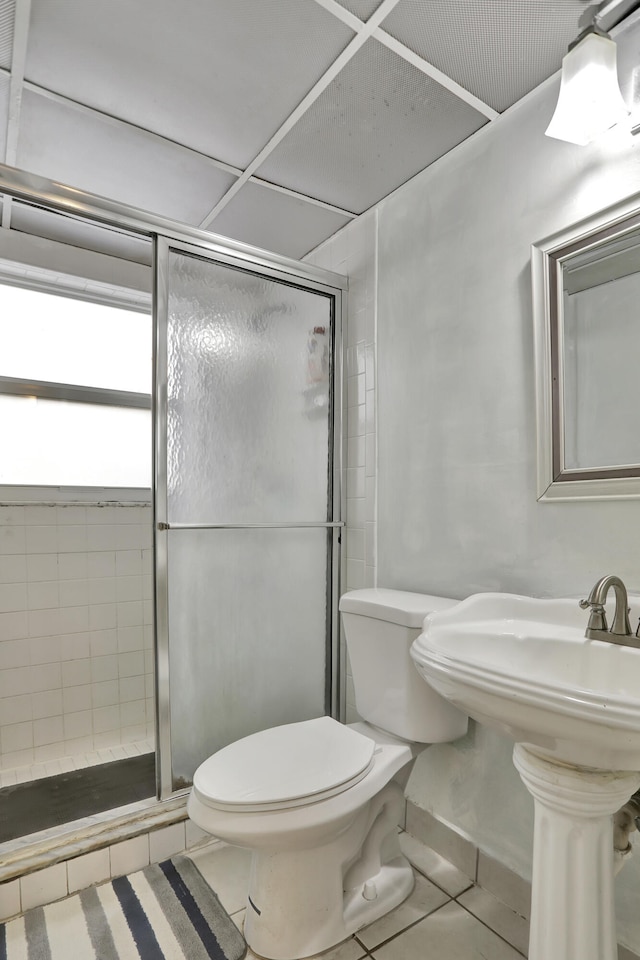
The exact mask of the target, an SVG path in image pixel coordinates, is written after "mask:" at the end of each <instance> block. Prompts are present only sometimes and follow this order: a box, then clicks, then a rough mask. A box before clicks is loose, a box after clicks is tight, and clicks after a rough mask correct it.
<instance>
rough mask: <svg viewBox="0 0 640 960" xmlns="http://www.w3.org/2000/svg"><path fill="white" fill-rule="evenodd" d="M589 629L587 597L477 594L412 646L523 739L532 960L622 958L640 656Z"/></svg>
mask: <svg viewBox="0 0 640 960" xmlns="http://www.w3.org/2000/svg"><path fill="white" fill-rule="evenodd" d="M631 603H632V608H633V609H632V616H633V613H634V612H635V615H636V617H637V616H638V615H639V614H640V601H639V599H638V598H635V597H634V598H631ZM586 623H587V618H586V615H585V613H584V611H583V610H581V609H580V608H579V607H578V601H577V600H536V599H532V598H530V597H519V596H514V595H512V594H476V595H475V596H473V597H469V598H468V599H467V600H464V601H463V602H462V603H460V604H458V605H457V606H456V607H452V608H451V609H450V610H447V611H443V612H442V613H437V614H432V615H431V616H429V617H427V619H426V620H425V629H424V633H422V634H421V635H420V637H418V639H417V640H416V641H415V642H414V644H413V646H412V648H411V655H412V657H413V659H414V661H415V663H416V666H417V668H418V671H419V672H420V674H421V675H422V676H423V678H424V679H425V680H426V681H427V683H429V684H431V686H432V687H434V688H435V689H436V690H437V691H438V692H439V693H440V694H442V695H443V696H444V697H446V698H447V699H448V700H450V701H451V702H452V703H454V704H455V705H456V706H457V707H460V709H461V710H464V711H465V712H466V713H468V714H469V716H470V717H473V718H474V719H475V720H478V721H479V722H480V723H484V724H487V725H488V726H491V727H494V728H497V729H499V730H502V731H503V732H504V733H506V734H508V735H509V736H510V737H511V738H512V739H513V740H514V741H515V747H514V756H513V759H514V763H515V766H516V768H517V770H518V772H519V773H520V776H521V777H522V780H523V782H524V784H525V786H526V787H527V789H528V790H529V792H530V793H531V794H532V795H533V797H534V803H535V827H534V854H533V883H532V904H531V935H530V941H529V960H616V957H617V945H616V936H615V913H614V901H613V873H614V856H613V836H612V815H613V814H614V813H615V812H616V811H617V810H618V809H619V808H620V807H622V806H624V804H625V803H626V802H627V801H628V800H629V798H630V797H631V795H632V794H633V793H634V792H635V791H636V790H637V789H638V787H639V786H640V649H639V648H637V647H636V648H632V647H627V646H622V645H618V644H613V643H608V642H606V641H601V640H587V639H586V638H585V636H584V633H585V627H586Z"/></svg>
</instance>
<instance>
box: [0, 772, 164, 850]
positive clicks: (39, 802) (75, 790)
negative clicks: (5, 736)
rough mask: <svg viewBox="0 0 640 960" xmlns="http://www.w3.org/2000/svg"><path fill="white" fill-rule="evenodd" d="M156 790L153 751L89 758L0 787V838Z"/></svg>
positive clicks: (34, 830) (44, 827)
mask: <svg viewBox="0 0 640 960" xmlns="http://www.w3.org/2000/svg"><path fill="white" fill-rule="evenodd" d="M155 794H156V772H155V754H154V753H144V754H141V755H139V756H135V757H127V758H126V759H124V760H113V761H111V762H108V763H100V764H95V765H93V766H90V767H84V768H82V769H80V770H70V771H66V772H64V773H59V774H56V775H55V776H51V777H41V778H40V779H38V780H32V781H29V782H26V783H17V784H14V785H11V786H7V787H3V788H2V789H0V843H5V842H6V841H8V840H16V839H18V838H19V837H24V836H27V835H28V834H31V833H37V832H38V831H40V830H47V829H49V828H50V827H57V826H62V825H63V824H65V823H69V822H70V821H73V820H80V819H82V818H83V817H89V816H92V815H94V814H96V813H102V812H103V811H105V810H111V809H113V808H114V807H121V806H124V805H126V804H129V803H135V802H136V801H138V800H146V799H148V798H150V797H154V796H155Z"/></svg>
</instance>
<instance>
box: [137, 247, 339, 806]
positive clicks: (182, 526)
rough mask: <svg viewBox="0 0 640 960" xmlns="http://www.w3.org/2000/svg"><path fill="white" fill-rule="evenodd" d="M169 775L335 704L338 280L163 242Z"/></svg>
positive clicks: (181, 777) (161, 519)
mask: <svg viewBox="0 0 640 960" xmlns="http://www.w3.org/2000/svg"><path fill="white" fill-rule="evenodd" d="M157 254H158V255H157V290H156V293H157V297H156V300H157V356H156V394H157V410H156V443H155V446H156V451H155V458H156V503H155V509H156V518H155V519H156V563H157V583H156V587H157V616H158V650H159V659H158V684H159V691H158V692H159V745H160V780H161V792H162V795H163V796H168V795H170V794H171V793H172V792H174V791H176V790H179V789H181V788H182V787H185V786H187V785H188V784H189V783H190V782H191V779H192V776H193V773H194V771H195V768H196V767H197V766H198V764H199V763H200V762H201V761H202V760H204V759H205V758H206V757H207V756H209V755H210V754H211V753H212V752H214V751H215V750H217V749H219V748H221V747H223V746H225V745H226V744H228V743H230V742H232V741H234V740H237V739H238V738H240V737H243V736H246V735H247V734H250V733H253V732H255V731H257V730H261V729H264V728H266V727H270V726H275V725H277V724H281V723H289V722H293V721H296V720H304V719H310V718H312V717H317V716H321V715H323V714H325V713H330V712H332V679H333V675H334V673H335V669H336V666H337V665H336V657H335V650H336V649H337V644H336V639H335V634H336V624H337V616H336V611H335V606H336V602H337V574H338V570H337V565H338V564H337V558H338V549H339V548H338V542H339V526H340V516H339V507H340V498H339V490H338V488H337V484H336V483H335V482H334V478H335V477H336V476H338V475H339V471H337V469H336V468H337V466H339V464H337V463H336V462H335V461H336V457H335V456H334V437H335V436H339V431H337V432H336V430H335V427H336V424H335V418H336V411H337V410H338V409H339V404H338V403H337V392H336V390H335V387H334V381H335V380H336V377H335V374H336V362H335V355H334V354H335V344H336V342H339V340H338V337H337V334H339V329H337V328H338V326H339V314H340V310H339V307H340V291H339V290H337V289H335V288H330V287H326V286H324V285H322V284H319V283H318V284H315V283H313V282H312V281H309V280H302V279H298V278H296V277H295V276H293V275H291V274H289V273H286V274H285V273H280V272H278V271H276V270H274V269H273V268H271V267H268V266H266V265H265V266H261V265H259V264H255V263H247V262H242V261H234V260H233V259H231V258H229V257H228V256H224V255H220V256H215V255H212V254H210V253H208V251H207V250H206V249H201V248H197V247H191V246H187V245H183V244H178V243H169V242H166V241H159V242H158V252H157Z"/></svg>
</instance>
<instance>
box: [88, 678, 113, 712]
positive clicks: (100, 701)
mask: <svg viewBox="0 0 640 960" xmlns="http://www.w3.org/2000/svg"><path fill="white" fill-rule="evenodd" d="M119 696H120V684H119V681H118V680H105V681H103V682H102V683H93V684H91V705H92V707H110V706H113V705H114V704H116V703H118V700H119Z"/></svg>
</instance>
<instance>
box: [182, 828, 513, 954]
mask: <svg viewBox="0 0 640 960" xmlns="http://www.w3.org/2000/svg"><path fill="white" fill-rule="evenodd" d="M400 844H401V847H402V849H403V852H404V854H405V856H406V857H407V858H408V859H409V860H410V861H411V863H412V865H413V868H414V872H415V876H416V885H415V889H414V891H413V893H412V894H411V896H410V897H408V899H407V900H405V902H404V903H402V904H401V905H400V906H399V907H396V909H395V910H392V911H391V913H388V914H387V915H386V916H384V917H381V918H380V919H379V920H376V922H375V923H372V924H371V925H370V926H368V927H364V928H363V929H362V930H359V931H358V933H357V935H356V936H354V937H351V938H350V939H349V940H346V941H345V942H344V943H341V944H340V945H339V946H337V947H334V948H333V950H329V951H327V952H325V953H323V954H321V955H320V956H321V958H322V960H361V958H363V957H370V958H374V960H425V957H426V956H429V957H437V958H438V960H522V957H523V956H526V951H527V940H528V925H527V923H526V921H525V920H523V918H522V917H520V916H518V915H517V914H515V913H513V911H512V910H510V909H509V908H508V907H506V906H505V905H504V904H503V903H501V902H500V901H499V900H496V899H495V897H492V896H491V895H490V894H488V893H487V892H486V891H484V890H482V889H480V888H479V887H476V886H475V885H474V884H473V883H472V882H471V880H469V878H468V877H466V876H465V875H464V874H463V873H461V872H460V871H459V870H458V869H456V867H454V866H453V865H452V864H451V863H449V862H448V861H447V860H445V859H443V857H440V856H439V855H438V854H437V853H435V852H434V851H433V850H430V849H429V848H428V847H425V846H424V845H423V844H421V843H419V842H418V841H417V840H415V839H414V838H413V837H411V836H410V835H409V834H407V833H403V834H401V837H400ZM189 856H191V857H192V859H193V860H194V862H195V863H196V864H197V865H198V867H199V869H200V871H201V872H202V874H203V875H204V877H205V878H206V879H207V880H208V882H209V883H210V884H211V886H212V887H213V889H214V890H215V891H216V893H217V894H218V897H219V898H220V901H221V902H222V905H223V906H224V907H225V909H226V910H227V912H228V913H230V914H231V916H232V918H233V920H234V922H235V923H236V925H237V926H238V927H240V929H242V924H243V921H244V903H245V896H246V889H247V883H248V872H249V860H250V855H249V853H248V851H246V850H241V849H240V848H239V847H231V846H228V845H226V844H223V843H214V844H208V845H206V846H203V847H201V848H199V849H197V850H192V851H191V852H190V854H189ZM247 960H256V955H255V954H254V953H252V951H251V950H249V951H248V952H247Z"/></svg>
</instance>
